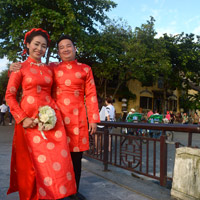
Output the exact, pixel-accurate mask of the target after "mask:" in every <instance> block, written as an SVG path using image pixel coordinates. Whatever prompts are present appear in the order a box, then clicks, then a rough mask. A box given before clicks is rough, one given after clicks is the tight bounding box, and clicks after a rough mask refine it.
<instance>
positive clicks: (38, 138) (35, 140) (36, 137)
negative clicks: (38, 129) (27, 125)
mask: <svg viewBox="0 0 200 200" xmlns="http://www.w3.org/2000/svg"><path fill="white" fill-rule="evenodd" d="M40 140H41V139H40V137H39V136H37V135H36V136H34V137H33V142H34V143H35V144H38V143H40Z"/></svg>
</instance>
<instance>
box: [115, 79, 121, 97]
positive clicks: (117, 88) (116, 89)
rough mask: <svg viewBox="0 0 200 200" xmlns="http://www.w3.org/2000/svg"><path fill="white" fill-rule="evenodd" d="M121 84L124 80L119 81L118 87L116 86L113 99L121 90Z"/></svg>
mask: <svg viewBox="0 0 200 200" xmlns="http://www.w3.org/2000/svg"><path fill="white" fill-rule="evenodd" d="M121 84H122V82H119V83H118V84H117V87H116V88H115V91H114V93H113V99H114V98H115V95H116V94H117V91H118V90H119V88H120V86H121Z"/></svg>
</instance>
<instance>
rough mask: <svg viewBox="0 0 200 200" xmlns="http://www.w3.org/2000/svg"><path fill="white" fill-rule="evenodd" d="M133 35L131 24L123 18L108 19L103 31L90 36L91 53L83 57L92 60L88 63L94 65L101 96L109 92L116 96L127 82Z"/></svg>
mask: <svg viewBox="0 0 200 200" xmlns="http://www.w3.org/2000/svg"><path fill="white" fill-rule="evenodd" d="M131 37H132V30H131V28H130V26H128V25H127V24H126V22H124V21H122V20H121V19H119V20H113V21H111V20H110V21H107V23H106V26H104V27H103V28H102V30H101V32H99V33H97V34H95V35H93V37H90V48H89V51H90V55H87V56H86V55H85V56H82V57H84V58H87V59H89V60H90V62H91V61H92V63H88V64H90V65H91V66H92V67H93V71H94V75H95V78H96V80H97V81H96V83H97V89H98V92H99V94H100V95H101V97H106V96H107V94H108V93H109V95H112V96H113V98H114V97H115V95H116V93H117V92H118V90H119V88H120V86H122V84H124V83H125V82H126V80H127V75H128V73H129V72H130V68H131V65H130V62H131V57H130V56H128V55H127V54H128V53H127V51H128V46H129V41H130V39H131ZM129 55H130V54H129ZM85 62H86V63H87V61H85Z"/></svg>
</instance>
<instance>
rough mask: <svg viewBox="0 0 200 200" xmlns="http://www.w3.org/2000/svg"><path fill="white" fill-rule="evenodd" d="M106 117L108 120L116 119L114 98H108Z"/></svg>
mask: <svg viewBox="0 0 200 200" xmlns="http://www.w3.org/2000/svg"><path fill="white" fill-rule="evenodd" d="M105 103H106V111H107V112H106V113H105V114H106V119H107V121H115V107H114V106H113V105H112V99H111V98H110V97H108V98H106V101H105Z"/></svg>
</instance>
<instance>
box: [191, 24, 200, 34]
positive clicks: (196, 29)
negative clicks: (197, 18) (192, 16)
mask: <svg viewBox="0 0 200 200" xmlns="http://www.w3.org/2000/svg"><path fill="white" fill-rule="evenodd" d="M192 33H194V34H195V35H200V25H199V26H197V27H196V28H195V29H194V30H193V31H192Z"/></svg>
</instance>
